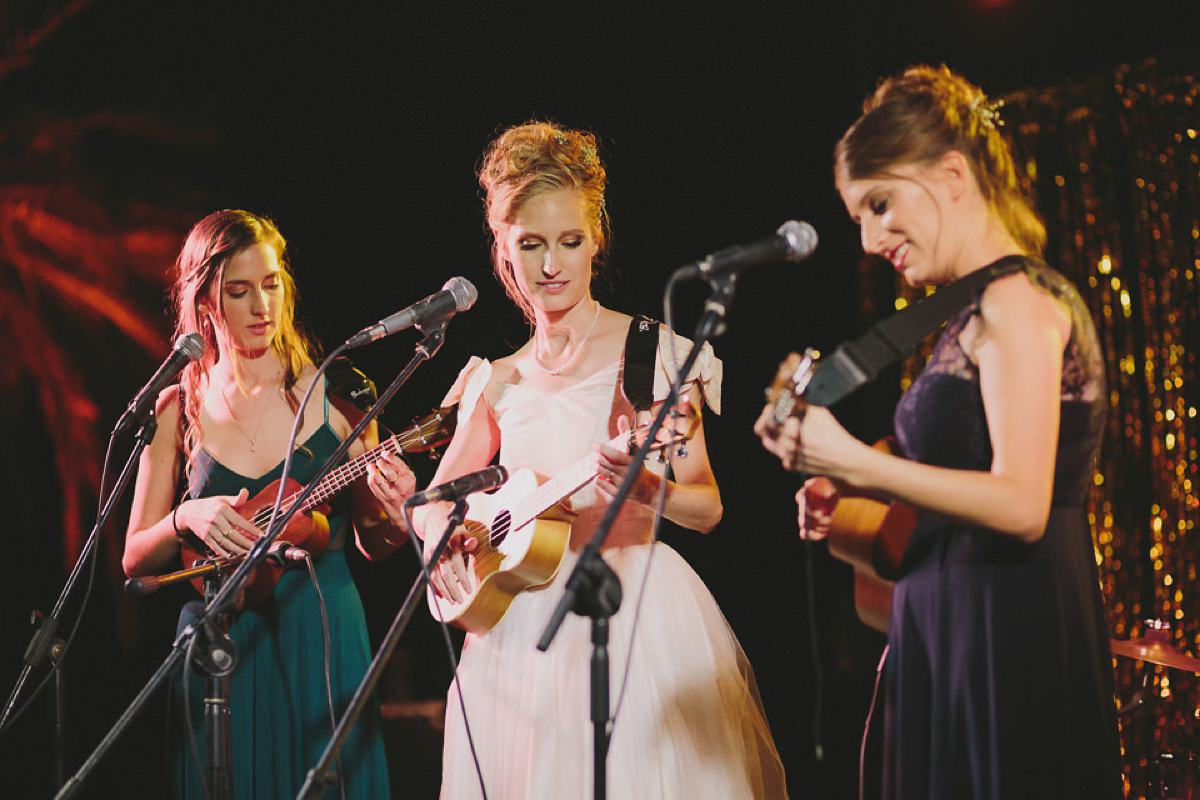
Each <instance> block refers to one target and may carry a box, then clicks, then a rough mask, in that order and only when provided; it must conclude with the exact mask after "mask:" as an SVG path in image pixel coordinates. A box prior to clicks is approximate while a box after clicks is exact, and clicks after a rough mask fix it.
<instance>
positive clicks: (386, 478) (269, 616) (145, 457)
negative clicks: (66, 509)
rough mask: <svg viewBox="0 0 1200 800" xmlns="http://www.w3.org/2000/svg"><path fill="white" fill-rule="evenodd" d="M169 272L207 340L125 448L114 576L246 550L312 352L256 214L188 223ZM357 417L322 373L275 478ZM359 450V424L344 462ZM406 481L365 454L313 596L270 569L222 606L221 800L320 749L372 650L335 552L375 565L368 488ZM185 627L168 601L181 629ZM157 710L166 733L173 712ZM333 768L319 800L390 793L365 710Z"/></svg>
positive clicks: (385, 528)
mask: <svg viewBox="0 0 1200 800" xmlns="http://www.w3.org/2000/svg"><path fill="white" fill-rule="evenodd" d="M176 268H177V275H176V280H175V284H174V288H173V299H174V305H175V311H176V315H177V320H178V321H177V331H178V333H180V334H184V333H199V334H200V335H201V336H203V338H204V340H205V344H206V350H205V354H204V355H203V356H202V357H201V358H199V359H197V360H196V361H193V362H192V363H190V364H189V365H188V366H187V367H186V368H185V369H184V371H183V373H182V374H181V377H180V383H179V385H177V386H172V387H169V388H168V389H166V390H164V391H163V393H162V395H161V396H160V397H159V398H158V403H157V408H156V413H157V417H158V432H157V435H156V436H155V437H154V439H153V441H152V442H151V444H150V446H149V447H147V448H146V450H145V451H144V452H143V454H142V458H141V462H140V465H139V469H138V476H137V482H136V485H135V489H134V496H133V504H132V510H131V514H130V521H129V529H128V533H127V536H126V544H125V556H124V567H125V571H126V573H127V574H128V575H130V576H143V575H153V574H161V573H164V572H169V571H172V570H173V569H177V568H178V565H179V559H180V553H181V548H182V549H183V550H184V551H186V552H196V553H201V552H205V551H210V552H211V553H212V554H215V555H216V556H226V555H234V556H236V555H241V554H244V553H246V552H247V551H248V550H249V549H250V547H252V546H253V544H254V541H255V539H256V538H258V537H259V536H262V535H263V533H264V531H263V530H262V529H261V528H260V527H259V526H256V525H255V524H254V523H253V522H252V521H251V518H253V516H254V515H253V514H252V513H251V512H250V511H248V510H246V509H245V507H244V506H245V503H246V501H247V500H248V499H252V498H254V497H255V495H257V494H258V493H259V492H260V491H262V490H263V489H265V488H266V487H268V486H270V485H271V484H272V483H273V482H274V481H275V480H277V479H278V478H279V476H280V473H281V470H282V462H283V455H284V453H285V452H286V448H287V445H288V441H289V438H290V435H291V431H292V427H293V425H294V423H295V418H296V413H297V411H298V410H299V405H300V400H301V399H302V398H303V397H304V394H305V392H307V391H308V388H309V386H310V385H311V384H312V381H313V379H314V376H315V375H316V368H315V367H314V366H313V356H314V349H313V347H312V346H311V345H310V343H309V342H308V340H307V339H306V338H305V337H304V336H303V334H302V333H300V331H299V330H298V329H297V327H296V325H295V321H294V310H295V286H294V283H293V281H292V276H291V273H290V271H289V269H288V265H287V261H286V243H285V241H284V239H283V237H282V236H281V235H280V233H279V231H278V229H277V228H276V227H275V225H274V224H273V223H272V222H271V221H270V220H267V219H265V218H263V217H259V216H256V215H254V214H251V213H248V212H245V211H232V210H226V211H219V212H216V213H214V214H210V215H209V216H208V217H205V218H204V219H203V220H201V221H200V222H199V223H197V224H196V226H195V227H194V228H193V229H192V231H191V232H190V233H189V234H188V237H187V239H186V240H185V242H184V245H183V249H182V251H181V252H180V255H179V259H178V262H177V264H176ZM357 414H358V412H357V411H356V409H354V407H353V406H352V405H350V404H348V403H345V402H343V401H341V400H339V399H338V398H337V397H334V396H331V395H329V394H327V393H326V391H325V381H323V380H322V381H321V382H320V383H319V384H318V385H317V386H316V387H315V388H314V390H313V392H312V396H311V399H310V400H309V403H308V404H307V406H306V407H305V410H304V421H303V424H302V426H301V427H300V432H299V435H298V436H297V439H296V441H297V442H299V443H300V444H299V445H298V448H297V450H296V453H295V455H294V456H293V458H292V464H291V467H290V472H289V476H290V477H292V478H294V479H295V480H297V481H298V482H299V483H300V484H301V485H303V484H305V483H306V482H307V481H309V480H310V479H311V478H312V477H313V476H314V475H315V474H316V471H317V470H318V469H319V467H320V466H321V465H322V464H323V463H324V462H325V460H326V459H327V458H328V457H329V455H331V454H332V453H333V451H334V450H335V449H336V448H337V447H338V446H339V445H340V444H341V442H342V441H343V440H344V439H345V438H346V437H347V436H349V435H350V433H351V432H352V430H353V428H354V425H355V423H356V421H357V416H356V415H357ZM376 443H377V433H376V429H375V427H374V425H372V426H369V427H368V428H367V429H366V430H364V432H363V433H362V435H361V436H360V437H359V439H358V440H356V441H355V442H354V443H353V444H352V445H351V447H350V449H349V450H348V452H347V454H346V457H347V458H354V457H356V456H358V455H360V454H362V453H364V452H366V451H367V450H369V449H370V448H372V447H374V446H375V444H376ZM181 485H186V490H185V491H183V492H182V493H181V492H180V491H179V487H180V486H181ZM414 486H415V479H414V477H413V475H412V472H411V471H410V470H409V469H408V467H407V466H406V465H405V464H404V463H403V461H401V460H400V459H398V458H394V457H390V456H389V457H385V458H382V459H380V460H379V461H377V462H375V463H374V464H373V465H372V466H370V468H369V469H368V470H367V476H366V478H365V480H359V481H357V482H355V483H354V484H353V485H352V486H351V487H350V488H349V490H348V491H346V492H344V493H342V495H341V496H340V497H339V498H338V500H336V501H335V502H334V504H333V508H332V509H331V511H330V513H329V515H328V517H327V519H328V523H329V532H330V538H329V543H328V545H327V546H326V547H325V548H324V549H323V550H321V551H320V552H319V553H314V556H313V558H312V567H313V569H314V571H315V574H316V578H317V582H318V584H319V587H320V591H319V593H318V590H317V586H315V585H314V583H313V581H312V578H311V577H310V575H309V572H308V570H305V569H297V570H292V571H286V572H283V573H282V574H281V575H280V577H279V580H278V583H277V584H276V585H275V587H274V589H273V591H271V592H270V594H269V595H268V596H267V597H266V598H265V599H262V600H256V601H254V602H249V603H246V604H245V605H244V607H242V608H239V609H238V610H237V611H236V612H235V613H234V614H233V615H232V620H231V623H230V635H231V637H232V639H233V641H234V644H235V646H236V650H237V661H236V666H235V668H234V670H233V673H232V675H231V677H230V684H231V685H230V696H229V707H230V744H231V749H232V776H233V796H234V797H235V798H238V800H241V799H242V798H246V800H249V799H250V798H254V799H255V800H262V798H272V797H278V798H293V797H295V796H296V795H297V794H298V792H299V790H300V788H301V786H302V785H303V784H304V781H305V778H306V776H307V773H308V772H309V770H311V769H312V768H313V767H314V766H315V765H316V763H317V762H318V760H319V759H320V757H321V754H322V753H323V752H324V751H325V748H326V746H327V745H328V742H329V740H330V736H331V734H332V730H333V720H334V719H335V718H339V717H340V716H341V714H342V711H343V710H344V709H345V707H346V705H347V703H348V701H349V699H350V697H351V696H352V694H353V693H354V691H355V689H356V688H357V686H358V684H359V682H360V681H361V679H362V676H363V674H364V673H365V671H366V667H367V664H368V662H369V661H370V655H371V654H370V648H369V644H368V640H367V631H366V621H365V617H364V614H363V607H362V601H361V600H360V598H359V595H358V592H357V590H356V589H355V586H354V583H353V581H352V580H351V576H350V573H349V571H348V569H347V565H346V558H345V555H344V548H345V547H346V546H347V545H348V544H349V541H348V540H349V539H350V537H351V536H353V543H354V544H355V545H356V546H357V547H358V548H359V550H360V551H361V552H362V553H363V554H364V555H365V556H366V557H367V558H368V559H371V560H377V559H380V558H383V557H386V556H388V555H390V554H391V553H392V552H393V551H394V550H395V549H396V548H397V547H398V546H400V545H401V544H403V543H404V542H405V540H406V539H407V536H408V531H407V529H406V528H405V527H404V523H403V520H396V521H393V520H391V519H389V518H388V517H387V515H386V514H385V513H384V512H383V510H382V508H381V506H380V499H381V498H382V499H386V500H388V501H389V502H392V503H396V504H397V505H399V504H402V503H403V500H404V498H405V497H407V496H408V495H409V494H411V493H412V491H413V489H414ZM181 494H182V496H181ZM269 494H270V496H272V497H273V496H274V490H272V491H271V492H270V493H269ZM317 549H319V548H316V547H314V548H313V550H314V551H315V550H317ZM322 599H323V601H324V606H325V613H324V614H323V613H322V608H321V601H322ZM325 618H327V619H328V626H329V633H328V635H329V641H330V645H329V647H328V648H327V647H326V639H325V636H326V634H325V630H324V624H323V620H324V619H325ZM187 621H188V612H187V611H185V614H184V617H183V619H181V626H182V625H184V624H186V622H187ZM327 669H328V674H329V678H328V684H327V681H326V670H327ZM189 672H190V671H189ZM182 688H183V682H182V681H180V680H177V681H176V682H175V690H176V692H177V694H179V695H180V696H186V697H187V698H188V703H189V706H190V709H191V711H190V717H191V722H192V726H193V728H192V732H191V734H194V737H195V739H194V741H195V744H196V747H195V749H194V750H193V748H192V747H191V745H190V742H189V740H190V739H191V738H192V737H191V735H188V734H187V732H183V733H181V734H180V735H178V736H173V737H172V738H173V739H175V740H177V742H176V745H177V747H176V754H175V755H176V759H175V763H176V769H175V775H174V789H175V793H176V795H177V796H178V797H186V798H193V797H204V796H205V791H204V789H205V787H204V785H203V780H204V779H203V775H204V768H205V764H204V762H203V759H204V758H205V754H206V752H207V751H206V748H205V744H204V714H203V705H202V703H203V697H204V694H203V683H202V680H201V678H200V677H199V676H197V675H191V676H190V677H189V683H188V689H187V692H186V694H185V693H183V692H182ZM331 705H332V707H331ZM173 719H175V720H177V721H180V723H179V724H180V726H182V725H183V723H182V721H181V720H184V719H186V717H184V715H183V714H182V713H180V714H177V715H175V716H174V717H173ZM196 754H199V758H200V761H197V758H196ZM339 777H340V779H341V782H342V783H343V784H344V785H343V786H337V785H336V784H337V782H336V781H335V785H334V786H331V787H328V788H327V790H326V792H325V794H324V796H327V797H337V796H341V795H342V790H343V789H344V796H345V797H387V796H389V794H390V789H389V780H388V773H387V764H386V761H385V758H384V751H383V741H382V737H381V731H380V725H379V714H378V709H377V708H374V709H370V710H368V713H365V714H363V715H362V717H361V718H360V719H359V722H358V723H357V725H356V726H355V728H354V730H353V731H352V733H351V735H350V737H349V739H348V740H347V742H346V743H345V745H344V747H343V748H342V749H341V752H340V769H339Z"/></svg>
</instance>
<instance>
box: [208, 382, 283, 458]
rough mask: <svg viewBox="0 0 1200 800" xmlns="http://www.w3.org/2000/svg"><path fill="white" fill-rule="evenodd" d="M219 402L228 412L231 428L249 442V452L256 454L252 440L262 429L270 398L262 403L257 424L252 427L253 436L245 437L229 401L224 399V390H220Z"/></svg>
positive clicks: (255, 447) (256, 450) (256, 449)
mask: <svg viewBox="0 0 1200 800" xmlns="http://www.w3.org/2000/svg"><path fill="white" fill-rule="evenodd" d="M272 394H274V390H272ZM221 401H222V402H223V403H225V410H226V411H228V412H229V418H230V419H231V420H233V427H235V428H237V432H238V433H240V434H241V435H242V436H244V437H245V438H246V441H248V442H250V452H251V453H256V452H258V448H257V446H256V444H255V441H254V440H255V439H257V438H258V432H259V430H260V429H262V424H263V420H264V419H266V417H267V406H269V405H270V404H271V402H270V398H269V397H268V398H267V401H266V402H264V403H263V409H262V411H261V412H259V415H258V424H257V425H255V426H254V435H253V436H247V435H246V432H245V431H244V430H242V426H241V423H239V422H238V418H237V415H236V414H234V413H233V409H232V408H231V407H230V405H229V399H228V398H226V397H225V390H224V389H222V390H221Z"/></svg>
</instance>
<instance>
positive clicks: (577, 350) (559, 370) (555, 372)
mask: <svg viewBox="0 0 1200 800" xmlns="http://www.w3.org/2000/svg"><path fill="white" fill-rule="evenodd" d="M598 319H600V304H599V303H596V314H595V315H594V316H593V317H592V324H591V325H589V326H588V329H587V333H585V334H584V335H583V338H582V339H580V340H579V345H578V346H577V347H576V348H575V352H574V353H572V354H571V357H570V358H568V359H567V360H566V361H564V362H563V363H562V364H559V365H558V366H557V367H555V368H554V369H550V368H549V367H547V366H545V365H543V364H542V361H541V359H540V358H538V354H537V347H536V346H535V347H534V349H533V363H534V364H537V367H538V369H540V370H541V371H542V372H544V373H546V374H547V375H561V374H562V373H563V372H566V370H567V369H568V368H569V367H570V366H571V365H572V364H574V363H575V360H576V359H577V358H579V354H580V353H582V352H583V345H584V344H585V343H586V342H587V340H588V337H589V336H591V335H592V331H593V330H594V329H595V327H596V320H598ZM223 396H224V395H222V397H223Z"/></svg>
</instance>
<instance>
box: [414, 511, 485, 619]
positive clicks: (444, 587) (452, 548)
mask: <svg viewBox="0 0 1200 800" xmlns="http://www.w3.org/2000/svg"><path fill="white" fill-rule="evenodd" d="M448 511H449V506H448V505H442V506H440V507H433V508H431V509H430V510H429V511H428V512H427V513H426V515H425V516H424V519H423V520H422V522H421V529H422V530H423V531H424V532H425V534H426V535H425V537H424V539H425V552H424V557H425V563H427V564H429V580H430V583H431V584H432V586H433V590H434V592H436V593H437V595H438V596H439V597H447V598H449V599H450V600H452V601H454V602H456V603H458V602H461V601H462V600H464V599H466V597H467V596H468V595H469V594H471V593H472V592H474V591H475V589H477V588H478V585H477V582H476V579H475V565H474V557H473V553H474V552H475V551H476V550H477V549H478V547H479V540H478V539H476V538H475V536H473V535H472V534H471V532H470V531H469V530H467V528H466V527H465V526H463V525H459V526H458V527H457V528H455V530H454V532H453V533H452V534H450V539H449V540H448V541H447V543H446V547H445V549H443V550H442V553H441V556H440V557H439V558H438V560H437V562H436V563H432V562H431V561H430V559H431V558H432V556H433V551H434V549H435V548H436V547H437V546H438V543H439V542H440V541H441V538H442V535H443V534H444V533H445V531H446V526H447V525H448V524H449V513H448Z"/></svg>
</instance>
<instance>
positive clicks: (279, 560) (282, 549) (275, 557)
mask: <svg viewBox="0 0 1200 800" xmlns="http://www.w3.org/2000/svg"><path fill="white" fill-rule="evenodd" d="M308 555H309V553H308V551H307V550H304V549H303V548H300V547H296V546H295V545H293V544H291V543H290V542H275V543H274V544H272V545H271V549H270V550H268V551H267V555H266V556H265V558H266V561H267V563H268V564H273V565H275V566H277V567H290V566H294V565H296V564H303V563H304V562H305V561H307V560H308Z"/></svg>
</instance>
